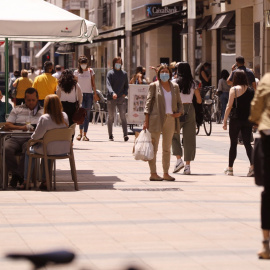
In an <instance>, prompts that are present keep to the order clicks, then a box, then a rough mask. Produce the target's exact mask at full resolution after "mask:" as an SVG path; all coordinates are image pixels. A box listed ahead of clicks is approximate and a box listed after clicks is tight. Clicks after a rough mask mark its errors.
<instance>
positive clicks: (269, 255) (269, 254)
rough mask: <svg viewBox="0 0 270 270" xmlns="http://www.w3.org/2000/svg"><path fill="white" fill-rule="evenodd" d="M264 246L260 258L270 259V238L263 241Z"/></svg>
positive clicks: (259, 254)
mask: <svg viewBox="0 0 270 270" xmlns="http://www.w3.org/2000/svg"><path fill="white" fill-rule="evenodd" d="M262 244H263V248H262V251H260V252H259V253H258V256H259V259H268V260H269V259H270V248H269V240H264V241H263V242H262Z"/></svg>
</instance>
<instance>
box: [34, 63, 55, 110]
mask: <svg viewBox="0 0 270 270" xmlns="http://www.w3.org/2000/svg"><path fill="white" fill-rule="evenodd" d="M52 70H53V63H52V62H51V61H46V62H45V63H44V71H45V72H44V73H43V74H41V75H39V76H37V77H36V78H35V81H34V83H33V87H34V88H35V89H37V91H38V95H39V104H40V106H42V107H43V106H44V99H45V97H46V96H47V95H50V94H55V92H56V88H57V85H58V80H57V79H56V78H55V77H53V76H52Z"/></svg>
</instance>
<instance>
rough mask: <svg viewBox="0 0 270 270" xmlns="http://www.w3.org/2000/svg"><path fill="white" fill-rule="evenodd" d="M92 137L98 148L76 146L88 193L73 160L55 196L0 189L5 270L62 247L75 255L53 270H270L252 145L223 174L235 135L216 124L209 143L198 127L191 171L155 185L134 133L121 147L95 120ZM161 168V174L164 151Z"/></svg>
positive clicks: (118, 134) (62, 169)
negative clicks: (134, 269)
mask: <svg viewBox="0 0 270 270" xmlns="http://www.w3.org/2000/svg"><path fill="white" fill-rule="evenodd" d="M88 135H89V138H90V142H83V141H80V142H78V141H75V142H74V149H75V156H76V167H77V173H78V179H79V188H80V191H78V192H75V191H74V188H73V184H72V182H71V175H70V170H69V164H68V161H66V160H63V161H57V180H58V184H57V190H56V191H55V192H41V191H36V190H30V191H14V190H11V189H9V190H7V191H1V196H0V207H1V210H0V243H1V247H0V269H1V270H5V269H20V270H26V269H31V268H30V265H29V264H27V263H26V262H24V261H17V262H11V261H10V260H7V259H5V258H4V255H5V254H6V253H7V252H11V251H12V252H13V251H19V252H41V251H48V250H53V249H58V248H67V249H70V250H72V251H74V252H76V254H77V259H76V260H75V261H74V263H72V265H69V266H62V267H57V268H55V269H93V270H122V269H125V267H127V266H128V265H130V264H132V265H136V266H138V267H140V269H143V270H152V269H155V270H180V269H188V270H192V269H194V270H195V269H196V270H198V269H207V270H208V269H209V270H210V269H211V270H212V269H213V270H216V269H226V270H227V269H229V270H233V269H237V270H239V269H245V270H249V269H270V261H264V260H258V259H257V256H256V252H257V251H258V250H259V249H260V248H261V244H260V243H261V231H260V216H259V211H260V192H261V188H258V187H256V186H255V185H254V179H253V178H248V177H245V176H246V174H247V172H248V166H249V164H248V159H247V157H246V154H245V150H244V146H238V156H237V160H236V162H235V167H234V173H235V176H233V177H229V176H225V175H224V174H223V169H224V168H225V167H226V166H227V162H228V151H229V137H228V132H225V131H223V130H222V126H221V125H216V124H214V127H213V134H212V135H211V136H210V137H207V136H205V133H204V131H203V130H201V131H200V134H199V136H198V137H197V154H196V161H195V162H192V164H191V172H192V175H190V176H185V175H183V174H182V173H178V174H176V181H175V182H150V181H149V180H148V178H149V168H148V164H147V163H145V162H143V161H135V160H134V158H133V156H132V154H131V152H132V147H133V142H134V136H130V141H128V142H124V140H123V135H122V130H121V128H120V127H114V136H115V141H114V142H110V141H108V135H107V126H101V125H100V124H98V125H92V124H90V127H89V133H88ZM160 149H161V147H160ZM174 163H175V160H174V158H172V161H171V171H172V169H173V166H174ZM158 168H159V172H160V173H161V172H162V170H161V151H159V152H158ZM50 269H53V268H50Z"/></svg>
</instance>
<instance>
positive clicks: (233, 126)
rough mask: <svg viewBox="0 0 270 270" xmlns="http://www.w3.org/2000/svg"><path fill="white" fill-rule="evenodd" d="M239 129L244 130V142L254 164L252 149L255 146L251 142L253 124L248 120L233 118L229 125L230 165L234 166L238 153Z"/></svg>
mask: <svg viewBox="0 0 270 270" xmlns="http://www.w3.org/2000/svg"><path fill="white" fill-rule="evenodd" d="M239 131H241V132H242V138H243V143H244V146H245V148H246V152H247V156H248V159H249V161H250V164H252V151H253V148H252V146H251V143H250V136H251V133H252V125H251V124H250V122H249V121H248V120H246V121H242V120H238V119H231V120H230V126H229V135H230V140H231V146H230V151H229V167H233V163H234V161H235V159H236V155H237V138H238V134H239Z"/></svg>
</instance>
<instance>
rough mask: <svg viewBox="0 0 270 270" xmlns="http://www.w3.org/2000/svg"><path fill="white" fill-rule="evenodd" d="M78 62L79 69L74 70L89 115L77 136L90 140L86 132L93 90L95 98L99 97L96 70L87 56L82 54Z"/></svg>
mask: <svg viewBox="0 0 270 270" xmlns="http://www.w3.org/2000/svg"><path fill="white" fill-rule="evenodd" d="M78 63H79V65H78V69H77V70H75V71H74V75H75V77H76V78H77V80H78V83H79V85H80V87H81V90H82V93H83V101H82V107H83V108H85V109H87V115H86V117H85V120H84V123H83V125H80V134H79V135H78V136H77V140H78V141H80V140H81V139H82V140H83V141H89V139H88V138H87V136H86V133H87V130H88V126H89V120H90V111H91V108H92V105H93V98H94V97H93V92H94V95H95V98H97V93H96V84H95V72H94V70H93V69H92V68H89V67H88V59H87V57H86V56H84V55H82V56H80V57H79V60H78ZM82 133H83V135H82Z"/></svg>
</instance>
